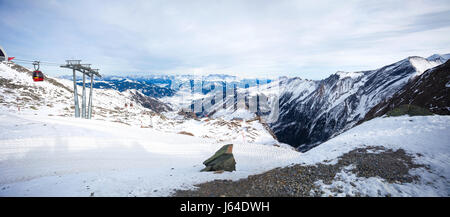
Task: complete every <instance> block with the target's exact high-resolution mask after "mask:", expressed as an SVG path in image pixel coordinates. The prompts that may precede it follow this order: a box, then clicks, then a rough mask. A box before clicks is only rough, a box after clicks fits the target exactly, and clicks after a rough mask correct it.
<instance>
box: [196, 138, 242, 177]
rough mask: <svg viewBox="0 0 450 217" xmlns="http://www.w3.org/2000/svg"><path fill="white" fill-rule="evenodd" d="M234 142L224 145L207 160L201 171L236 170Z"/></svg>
mask: <svg viewBox="0 0 450 217" xmlns="http://www.w3.org/2000/svg"><path fill="white" fill-rule="evenodd" d="M232 150H233V144H228V145H224V146H223V147H222V148H220V149H219V150H218V151H216V153H215V154H214V155H213V156H212V157H210V158H208V159H207V160H205V161H204V162H203V164H204V165H205V166H206V167H205V168H204V169H202V170H201V171H202V172H204V171H220V170H224V171H229V172H231V171H234V170H236V161H235V159H234V156H233V153H232Z"/></svg>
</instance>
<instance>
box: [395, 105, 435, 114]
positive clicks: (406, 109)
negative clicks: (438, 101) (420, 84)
mask: <svg viewBox="0 0 450 217" xmlns="http://www.w3.org/2000/svg"><path fill="white" fill-rule="evenodd" d="M386 115H387V116H388V117H397V116H402V115H409V116H426V115H433V113H431V112H430V111H429V110H428V109H426V108H422V107H419V106H415V105H408V104H405V105H400V106H398V107H397V108H394V109H392V110H391V111H389V112H388V113H387V114H386Z"/></svg>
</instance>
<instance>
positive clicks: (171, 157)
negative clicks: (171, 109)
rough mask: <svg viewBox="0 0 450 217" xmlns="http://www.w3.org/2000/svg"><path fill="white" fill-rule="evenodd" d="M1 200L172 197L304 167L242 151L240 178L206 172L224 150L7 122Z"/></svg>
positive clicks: (89, 128)
mask: <svg viewBox="0 0 450 217" xmlns="http://www.w3.org/2000/svg"><path fill="white" fill-rule="evenodd" d="M0 119H1V120H2V121H1V122H0V128H1V129H2V131H1V132H0V162H1V163H0V173H1V174H2V176H1V177H0V196H167V195H169V194H170V193H171V192H172V190H174V189H185V188H192V187H193V184H197V183H200V182H204V181H209V180H214V179H234V180H235V179H239V178H244V177H247V176H248V175H250V174H255V173H260V172H263V171H265V170H267V169H271V168H274V167H277V166H285V165H289V164H290V163H293V162H296V160H297V159H299V154H300V153H298V152H296V151H294V150H292V149H290V148H282V147H275V146H266V145H259V144H249V143H234V148H233V153H234V156H235V158H236V161H237V162H238V163H237V165H236V171H235V172H224V173H223V174H215V173H205V172H200V170H201V169H202V168H203V165H202V162H203V161H204V160H205V159H207V158H208V157H210V155H211V154H212V153H214V152H215V151H216V150H217V149H218V148H220V147H221V146H222V145H224V143H216V142H215V140H214V139H208V138H198V137H192V136H187V135H178V134H174V133H163V132H161V131H158V130H154V129H149V128H140V127H138V126H128V125H125V124H120V123H111V122H108V121H98V120H83V119H75V118H68V117H47V116H42V115H23V114H22V115H17V114H12V113H8V112H6V111H2V114H1V115H0Z"/></svg>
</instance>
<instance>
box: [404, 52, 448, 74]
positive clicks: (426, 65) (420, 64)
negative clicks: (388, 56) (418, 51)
mask: <svg viewBox="0 0 450 217" xmlns="http://www.w3.org/2000/svg"><path fill="white" fill-rule="evenodd" d="M408 60H409V62H410V63H411V65H412V66H413V67H414V68H415V69H416V71H417V74H416V76H417V75H421V74H422V73H423V72H425V71H426V70H427V69H430V68H433V67H435V66H438V65H440V64H442V63H443V62H442V61H441V60H439V59H436V60H428V59H425V58H423V57H418V56H413V57H408Z"/></svg>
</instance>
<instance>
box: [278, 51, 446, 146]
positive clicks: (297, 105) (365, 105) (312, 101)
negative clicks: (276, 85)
mask: <svg viewBox="0 0 450 217" xmlns="http://www.w3.org/2000/svg"><path fill="white" fill-rule="evenodd" d="M445 58H446V57H445V56H440V57H439V58H437V57H436V56H432V57H430V58H429V59H430V60H428V59H425V58H422V57H409V58H406V59H404V60H401V61H399V62H397V63H394V64H391V65H388V66H385V67H382V68H380V69H377V70H372V71H363V72H353V73H348V72H337V73H336V74H333V75H331V76H330V77H328V78H326V79H324V80H322V81H319V82H318V84H317V88H316V89H315V90H314V91H312V92H311V93H309V94H308V95H307V96H304V95H302V96H300V97H294V96H293V95H292V94H290V93H288V92H284V93H282V95H281V96H280V110H279V111H280V113H279V119H278V121H277V122H276V123H273V124H271V125H270V126H271V128H272V130H273V131H274V133H275V135H276V136H277V138H278V139H279V141H280V142H284V143H287V144H290V145H292V146H294V147H297V148H298V150H300V151H307V150H309V149H311V148H313V147H315V146H317V145H318V144H320V143H321V142H324V141H326V140H327V139H329V138H331V137H333V136H335V135H337V134H339V133H341V132H343V131H345V130H347V129H349V128H351V127H352V126H354V125H355V124H356V123H357V122H358V121H359V120H361V119H363V118H364V116H365V115H366V113H367V112H368V111H369V110H370V109H372V108H373V107H374V106H375V105H377V104H378V103H380V102H381V101H383V100H384V99H387V98H389V97H391V96H392V95H394V93H396V92H397V91H399V90H400V89H401V88H402V87H403V86H404V85H405V84H406V83H407V82H408V81H409V80H410V79H412V78H414V77H416V76H418V75H420V74H422V73H423V72H424V71H425V70H426V69H428V68H431V67H434V66H437V65H439V64H441V63H442V60H443V59H445Z"/></svg>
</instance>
